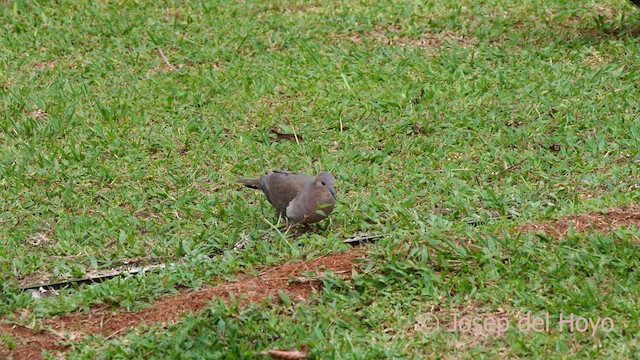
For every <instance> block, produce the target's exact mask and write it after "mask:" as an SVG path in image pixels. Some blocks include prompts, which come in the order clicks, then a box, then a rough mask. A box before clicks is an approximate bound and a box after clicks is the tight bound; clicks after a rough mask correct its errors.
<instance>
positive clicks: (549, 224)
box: [516, 205, 640, 238]
mask: <svg viewBox="0 0 640 360" xmlns="http://www.w3.org/2000/svg"><path fill="white" fill-rule="evenodd" d="M632 225H635V226H636V227H640V205H633V206H625V207H620V208H613V209H609V210H606V211H603V212H598V213H587V214H577V215H571V216H567V217H565V218H562V219H558V220H551V221H545V222H542V223H539V224H527V225H524V226H520V227H518V228H516V231H518V232H520V233H523V234H525V233H528V232H531V231H534V232H537V231H540V232H544V233H545V234H547V235H549V236H554V237H558V238H560V237H564V236H566V235H567V233H568V232H569V228H570V227H571V226H573V231H575V232H588V231H596V232H598V233H607V232H610V231H611V230H613V229H615V228H618V227H622V226H624V227H630V226H632Z"/></svg>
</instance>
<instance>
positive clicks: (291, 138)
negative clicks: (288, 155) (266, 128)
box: [271, 129, 303, 142]
mask: <svg viewBox="0 0 640 360" xmlns="http://www.w3.org/2000/svg"><path fill="white" fill-rule="evenodd" d="M271 133H272V134H274V135H275V136H276V138H275V139H271V141H280V140H289V141H296V142H302V141H303V140H302V137H301V136H297V135H296V134H284V133H281V132H279V131H278V130H276V129H271Z"/></svg>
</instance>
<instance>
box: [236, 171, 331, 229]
mask: <svg viewBox="0 0 640 360" xmlns="http://www.w3.org/2000/svg"><path fill="white" fill-rule="evenodd" d="M238 182H239V183H241V184H243V185H244V186H246V187H249V188H252V189H258V190H262V191H263V192H264V194H265V195H266V196H267V200H269V202H270V203H271V205H273V207H275V208H276V209H277V210H278V213H279V214H280V216H282V217H286V218H287V219H289V220H291V221H293V222H296V223H299V224H305V226H308V225H307V224H311V223H315V222H318V221H321V220H323V219H324V218H326V217H327V216H329V214H331V212H332V211H333V208H334V206H335V203H336V192H335V190H334V188H333V186H334V184H335V182H336V179H335V178H334V177H333V175H331V174H329V173H328V172H326V171H323V172H321V173H319V174H318V176H316V177H313V176H309V175H306V174H301V173H294V172H289V171H283V170H280V171H272V172H270V173H268V174H266V175H262V176H260V178H259V179H238Z"/></svg>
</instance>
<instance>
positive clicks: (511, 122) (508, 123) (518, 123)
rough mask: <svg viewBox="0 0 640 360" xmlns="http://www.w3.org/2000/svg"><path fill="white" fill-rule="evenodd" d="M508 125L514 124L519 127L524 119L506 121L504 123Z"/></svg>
mask: <svg viewBox="0 0 640 360" xmlns="http://www.w3.org/2000/svg"><path fill="white" fill-rule="evenodd" d="M504 124H505V125H506V126H514V127H518V126H520V125H522V121H507V122H506V123H504Z"/></svg>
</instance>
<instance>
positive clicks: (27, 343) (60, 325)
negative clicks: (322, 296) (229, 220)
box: [0, 250, 366, 360]
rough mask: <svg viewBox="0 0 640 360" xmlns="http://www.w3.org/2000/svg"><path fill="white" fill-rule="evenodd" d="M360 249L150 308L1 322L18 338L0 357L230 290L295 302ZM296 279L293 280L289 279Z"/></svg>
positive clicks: (31, 353)
mask: <svg viewBox="0 0 640 360" xmlns="http://www.w3.org/2000/svg"><path fill="white" fill-rule="evenodd" d="M364 257H366V254H364V253H363V252H362V251H359V250H353V251H346V252H342V253H338V254H334V255H331V256H325V257H322V258H318V259H315V260H311V261H305V262H299V263H294V264H286V265H282V266H276V267H272V268H268V269H265V270H264V271H262V272H261V273H260V275H259V276H245V275H241V276H239V277H238V279H237V281H235V282H229V283H224V284H221V285H218V286H214V287H210V286H205V287H203V288H201V289H199V290H196V291H184V292H182V293H181V294H179V295H176V296H172V297H167V298H162V299H158V300H157V301H155V302H154V303H153V307H152V308H146V309H143V310H140V311H136V312H114V311H112V310H109V309H108V308H105V307H96V308H92V309H91V311H90V312H89V313H72V314H68V315H64V316H59V317H55V318H52V319H47V320H44V321H43V322H42V323H43V325H44V326H45V327H50V330H33V329H29V328H26V327H24V326H19V325H12V324H0V334H2V333H4V334H2V335H6V334H8V335H10V336H11V337H13V338H14V339H15V347H14V348H13V349H11V350H9V349H7V348H6V347H1V348H0V358H6V357H8V356H12V357H13V359H15V360H19V359H42V358H43V356H42V350H44V349H46V350H49V351H52V352H56V351H57V352H64V351H66V350H68V349H69V347H70V344H69V341H75V340H79V339H82V338H83V337H84V336H86V335H89V334H102V335H103V336H105V337H106V338H108V339H111V338H115V337H118V336H122V335H125V334H126V333H127V332H128V331H129V330H131V329H133V328H135V327H137V326H141V325H153V324H156V323H161V324H163V323H167V322H172V321H179V318H180V316H182V315H184V314H186V313H189V312H193V313H197V312H198V311H200V310H202V309H203V308H204V307H206V305H207V302H208V301H210V300H211V299H213V298H221V299H223V300H224V301H225V302H228V301H229V300H230V298H231V297H230V295H229V294H230V293H232V292H233V294H234V295H235V296H236V298H240V297H241V296H244V297H243V298H242V299H241V300H240V303H241V305H246V304H247V303H250V302H259V301H261V300H263V299H266V298H268V297H269V296H272V297H274V299H277V298H278V297H277V295H278V292H279V291H283V292H285V293H286V294H287V295H288V296H289V297H290V298H291V299H292V300H293V301H300V300H305V299H308V298H309V296H310V295H311V294H312V292H313V291H314V290H315V289H319V288H320V287H321V285H322V282H321V273H323V272H325V271H332V272H333V273H335V274H338V275H341V276H349V275H350V274H351V270H352V267H353V266H354V260H355V259H358V258H364ZM308 271H314V272H316V273H318V274H320V277H315V278H307V277H305V276H304V275H303V273H304V272H308ZM292 279H293V280H294V281H291V280H292Z"/></svg>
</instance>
